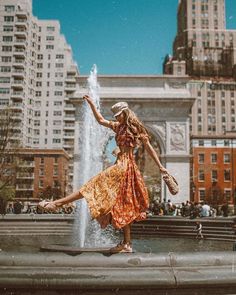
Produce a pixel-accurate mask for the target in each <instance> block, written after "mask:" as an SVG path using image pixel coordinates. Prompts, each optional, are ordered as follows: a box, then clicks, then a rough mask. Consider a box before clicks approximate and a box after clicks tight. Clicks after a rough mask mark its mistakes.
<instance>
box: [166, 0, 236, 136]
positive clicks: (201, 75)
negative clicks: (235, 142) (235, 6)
mask: <svg viewBox="0 0 236 295" xmlns="http://www.w3.org/2000/svg"><path fill="white" fill-rule="evenodd" d="M225 18H226V17H225V1H224V0H181V1H179V6H178V32H177V36H176V38H175V41H174V45H173V57H171V56H167V57H166V60H165V62H164V73H165V74H173V75H177V76H178V75H185V74H187V75H189V76H190V83H189V86H190V89H191V93H192V95H193V96H194V97H196V98H197V99H196V102H195V104H194V106H193V108H192V126H191V128H192V134H193V135H208V134H213V135H222V134H224V133H225V132H226V131H228V130H236V118H235V103H236V83H235V79H236V30H227V29H226V25H225V23H226V21H225Z"/></svg>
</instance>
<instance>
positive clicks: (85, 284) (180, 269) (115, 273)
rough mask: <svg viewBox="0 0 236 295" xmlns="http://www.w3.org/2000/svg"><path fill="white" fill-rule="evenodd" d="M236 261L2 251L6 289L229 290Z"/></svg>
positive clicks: (223, 255)
mask: <svg viewBox="0 0 236 295" xmlns="http://www.w3.org/2000/svg"><path fill="white" fill-rule="evenodd" d="M235 261H236V253H234V252H211V253H208V252H198V253H181V254H180V253H160V254H146V253H145V254H143V253H135V254H114V255H111V256H104V255H103V254H101V253H89V254H87V253H83V254H81V255H77V256H70V255H67V254H64V253H36V254H30V253H9V252H8V253H7V252H1V253H0V294H14V290H15V291H16V290H17V293H16V294H27V295H28V294H45V295H46V294H49V295H50V294H53V295H55V294H70V295H72V294H78V292H79V294H96V295H97V294H105V295H106V294H129V295H131V294H142V290H143V292H144V290H145V293H146V294H166V295H168V294H189V293H188V292H190V291H191V293H192V292H193V291H194V292H195V293H194V294H195V295H197V294H199V295H200V294H201V295H203V294H208V295H209V294H229V292H232V291H235V290H236V269H235V265H234V262H235ZM25 290H27V291H25ZM38 290H40V292H43V293H37V292H38ZM114 290H116V291H114ZM3 291H4V292H3ZM7 292H9V293H7ZM10 292H13V293H10ZM24 292H25V293H24ZM30 292H32V293H30ZM67 292H69V293H67ZM139 292H140V293H139ZM230 294H235V293H230Z"/></svg>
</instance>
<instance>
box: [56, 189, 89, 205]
mask: <svg viewBox="0 0 236 295" xmlns="http://www.w3.org/2000/svg"><path fill="white" fill-rule="evenodd" d="M82 198H83V196H82V195H81V193H80V192H78V191H77V192H74V193H72V194H70V195H69V196H66V197H65V198H61V199H58V200H55V201H53V204H55V205H56V206H58V207H60V206H63V205H65V204H68V203H71V202H73V201H76V200H79V199H82Z"/></svg>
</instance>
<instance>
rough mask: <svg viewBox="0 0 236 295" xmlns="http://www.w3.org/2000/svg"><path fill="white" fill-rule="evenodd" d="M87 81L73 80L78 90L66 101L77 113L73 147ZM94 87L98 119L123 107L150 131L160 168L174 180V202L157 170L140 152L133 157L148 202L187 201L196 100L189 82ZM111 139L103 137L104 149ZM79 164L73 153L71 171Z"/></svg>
mask: <svg viewBox="0 0 236 295" xmlns="http://www.w3.org/2000/svg"><path fill="white" fill-rule="evenodd" d="M87 78H88V77H87V76H79V77H78V81H77V83H78V90H77V91H76V94H75V95H74V97H73V98H72V99H71V100H72V102H73V104H74V105H75V107H76V126H77V127H76V129H77V132H76V134H77V136H76V138H75V140H76V141H78V137H79V134H80V129H81V120H82V103H83V99H82V97H83V95H85V94H88V87H87ZM98 83H99V85H100V89H99V96H100V99H101V113H102V115H103V116H104V117H105V118H106V119H108V120H114V118H113V117H112V112H111V110H110V108H111V106H112V105H113V104H114V103H116V102H118V101H126V102H127V103H128V104H129V107H130V109H131V110H133V111H134V112H135V114H136V115H137V116H138V117H139V118H140V119H141V121H142V122H143V123H144V125H145V127H146V128H147V130H148V131H149V133H150V136H151V143H152V145H153V147H154V149H155V150H156V151H157V153H158V154H159V156H160V159H161V162H162V163H163V165H164V166H165V167H166V168H167V169H168V171H169V172H170V173H171V174H172V175H173V176H175V178H176V179H177V180H178V183H179V187H180V191H179V193H178V194H177V195H176V196H172V195H171V194H170V193H169V191H168V189H167V187H166V186H165V185H164V183H163V180H162V179H161V175H160V172H159V169H158V167H157V166H156V165H155V163H154V161H153V160H151V159H150V158H149V155H147V153H145V151H144V149H143V148H142V147H140V149H139V150H137V151H136V153H135V156H136V159H137V163H138V165H139V166H140V169H141V172H142V173H143V175H144V180H145V183H146V184H147V187H148V190H149V194H150V195H151V197H152V198H158V199H159V200H161V201H166V200H168V199H170V200H173V201H174V202H175V203H181V202H185V201H186V200H189V196H190V130H189V127H190V126H189V125H190V112H191V107H192V104H193V103H194V100H195V99H194V98H193V97H191V94H190V92H189V90H188V78H187V77H173V76H163V75H162V76H130V75H129V76H124V75H122V76H98ZM112 137H114V133H113V131H112V130H109V131H108V132H106V138H105V139H104V140H105V142H106V143H108V142H109V140H111V139H112ZM75 146H76V145H75ZM106 147H107V145H106ZM78 159H79V150H76V147H75V155H74V171H75V169H78ZM104 164H105V163H104ZM75 174H76V173H74V175H75Z"/></svg>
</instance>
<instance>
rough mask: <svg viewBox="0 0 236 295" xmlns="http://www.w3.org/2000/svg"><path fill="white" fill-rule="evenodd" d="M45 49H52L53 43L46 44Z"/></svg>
mask: <svg viewBox="0 0 236 295" xmlns="http://www.w3.org/2000/svg"><path fill="white" fill-rule="evenodd" d="M46 49H54V45H46Z"/></svg>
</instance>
